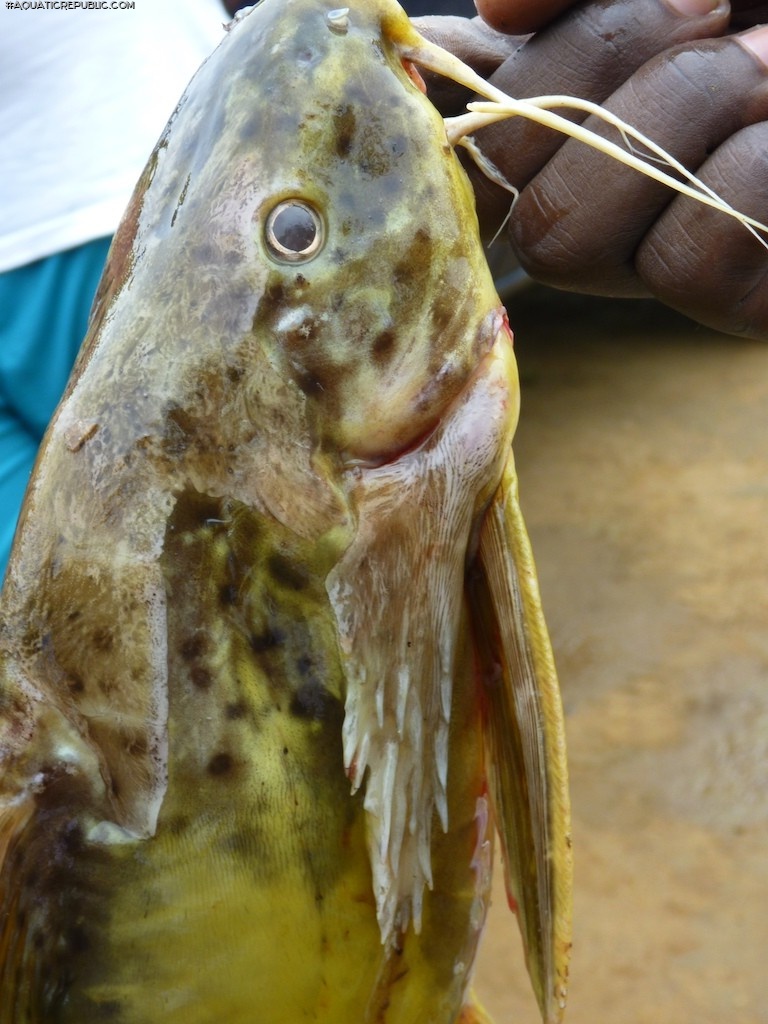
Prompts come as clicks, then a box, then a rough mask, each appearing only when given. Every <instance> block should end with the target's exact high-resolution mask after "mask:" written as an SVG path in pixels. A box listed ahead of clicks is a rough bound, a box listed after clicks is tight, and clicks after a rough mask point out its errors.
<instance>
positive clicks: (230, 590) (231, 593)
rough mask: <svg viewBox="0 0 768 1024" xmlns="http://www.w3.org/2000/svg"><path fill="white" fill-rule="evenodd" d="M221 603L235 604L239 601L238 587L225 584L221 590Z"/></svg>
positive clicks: (232, 584)
mask: <svg viewBox="0 0 768 1024" xmlns="http://www.w3.org/2000/svg"><path fill="white" fill-rule="evenodd" d="M219 601H220V603H221V604H234V603H235V601H237V587H236V586H235V584H234V583H225V584H224V586H222V587H220V588H219Z"/></svg>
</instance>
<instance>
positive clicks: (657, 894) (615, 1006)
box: [477, 289, 768, 1024]
mask: <svg viewBox="0 0 768 1024" xmlns="http://www.w3.org/2000/svg"><path fill="white" fill-rule="evenodd" d="M510 314H511V319H512V321H513V326H514V328H515V333H516V336H517V348H518V356H519V359H520V364H521V375H522V380H523V413H522V420H521V426H520V429H519V433H518V440H517V443H516V452H517V460H518V468H519V474H520V480H521V495H522V501H523V509H524V512H525V515H526V519H527V522H528V527H529V531H530V533H531V537H532V540H533V546H534V551H535V552H536V557H537V562H538V566H539V575H540V579H541V585H542V589H543V594H544V602H545V610H546V612H547V617H548V621H549V625H550V630H551V633H552V637H553V643H554V646H555V651H556V655H557V660H558V665H559V670H560V676H561V684H562V690H563V699H564V704H565V708H566V716H567V727H568V736H569V746H570V764H571V779H572V799H573V813H574V843H575V856H576V889H575V915H576V920H575V931H574V939H575V946H574V955H573V961H572V971H571V973H572V987H571V993H570V998H569V1007H568V1011H567V1013H566V1024H608V1022H610V1024H765V1022H768V997H767V996H766V992H765V989H764V977H765V975H766V959H767V958H768V631H767V629H766V625H767V624H768V622H767V619H768V617H767V615H766V613H767V611H768V551H767V550H766V540H767V539H768V430H767V429H766V428H767V427H768V347H766V346H764V345H760V344H757V343H753V342H747V341H742V340H738V339H733V338H726V337H725V336H723V335H719V334H716V333H714V332H711V331H708V330H706V329H704V328H700V327H696V326H695V325H692V324H690V323H689V322H688V321H686V320H684V319H683V318H682V317H678V316H676V315H675V314H670V313H668V312H665V311H663V310H661V309H660V308H659V307H657V306H655V305H653V304H652V303H613V302H604V301H596V300H585V299H580V298H577V297H575V296H564V297H562V298H561V299H559V300H557V301H555V302H553V298H552V293H551V292H550V293H548V292H544V291H543V290H537V289H532V290H530V291H529V292H526V293H525V294H524V295H522V296H520V297H518V298H517V299H516V300H515V302H514V303H513V304H511V309H510ZM497 877H498V872H497ZM477 989H478V991H479V993H480V995H481V997H482V999H483V1001H484V1003H485V1005H486V1007H487V1009H488V1010H490V1011H491V1012H492V1013H493V1015H494V1017H495V1020H496V1022H497V1024H529V1022H530V1024H535V1022H536V1021H537V1020H538V1014H537V1011H536V1008H535V1004H534V1002H533V998H532V996H531V995H530V993H529V987H528V981H527V977H526V974H525V969H524V967H523V966H522V960H521V953H520V944H519V940H518V938H517V934H516V926H515V923H514V919H513V918H512V917H511V915H509V913H508V912H507V910H506V907H505V904H504V899H503V895H502V893H501V890H499V892H498V894H497V897H496V899H495V904H494V906H493V908H492V910H491V918H490V923H489V928H488V932H487V934H486V937H485V939H484V945H483V949H482V952H481V960H480V965H479V969H478V976H477Z"/></svg>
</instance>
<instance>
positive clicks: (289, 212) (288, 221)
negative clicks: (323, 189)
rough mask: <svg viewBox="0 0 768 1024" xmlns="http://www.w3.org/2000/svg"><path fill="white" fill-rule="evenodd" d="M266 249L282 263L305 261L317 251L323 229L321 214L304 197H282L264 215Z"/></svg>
mask: <svg viewBox="0 0 768 1024" xmlns="http://www.w3.org/2000/svg"><path fill="white" fill-rule="evenodd" d="M264 237H265V241H266V244H267V248H268V249H269V251H270V253H271V254H272V256H274V258H275V259H276V260H279V261H280V262H281V263H305V262H306V261H307V260H311V259H312V258H313V257H314V256H316V255H317V254H318V252H320V249H321V248H322V246H323V242H324V241H325V229H324V227H323V221H322V219H321V217H320V214H319V213H318V212H317V210H315V209H314V208H313V207H312V206H310V205H309V203H306V202H304V200H303V199H285V200H283V201H282V202H280V203H278V204H277V206H276V207H275V208H274V209H273V210H272V211H271V212H270V214H269V216H268V217H267V223H266V225H265V228H264Z"/></svg>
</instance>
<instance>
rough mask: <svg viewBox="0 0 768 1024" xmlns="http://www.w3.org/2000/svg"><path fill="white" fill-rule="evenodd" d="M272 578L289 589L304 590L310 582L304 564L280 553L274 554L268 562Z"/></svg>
mask: <svg viewBox="0 0 768 1024" xmlns="http://www.w3.org/2000/svg"><path fill="white" fill-rule="evenodd" d="M267 567H268V569H269V572H270V575H271V576H272V579H273V580H274V581H275V582H276V583H280V584H282V586H284V587H287V588H288V589H289V590H303V589H304V588H305V587H306V585H307V584H308V583H309V573H308V572H307V570H306V569H305V568H304V566H302V565H297V564H296V563H295V562H291V561H290V560H289V559H287V558H284V557H283V556H282V555H279V554H272V555H270V557H269V561H268V562H267Z"/></svg>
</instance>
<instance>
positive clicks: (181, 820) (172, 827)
mask: <svg viewBox="0 0 768 1024" xmlns="http://www.w3.org/2000/svg"><path fill="white" fill-rule="evenodd" d="M188 828H189V816H188V815H186V814H178V815H176V817H174V818H171V819H170V821H169V822H168V831H169V832H170V833H171V834H172V835H174V836H177V835H180V834H181V833H182V832H186V830H187V829H188Z"/></svg>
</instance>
